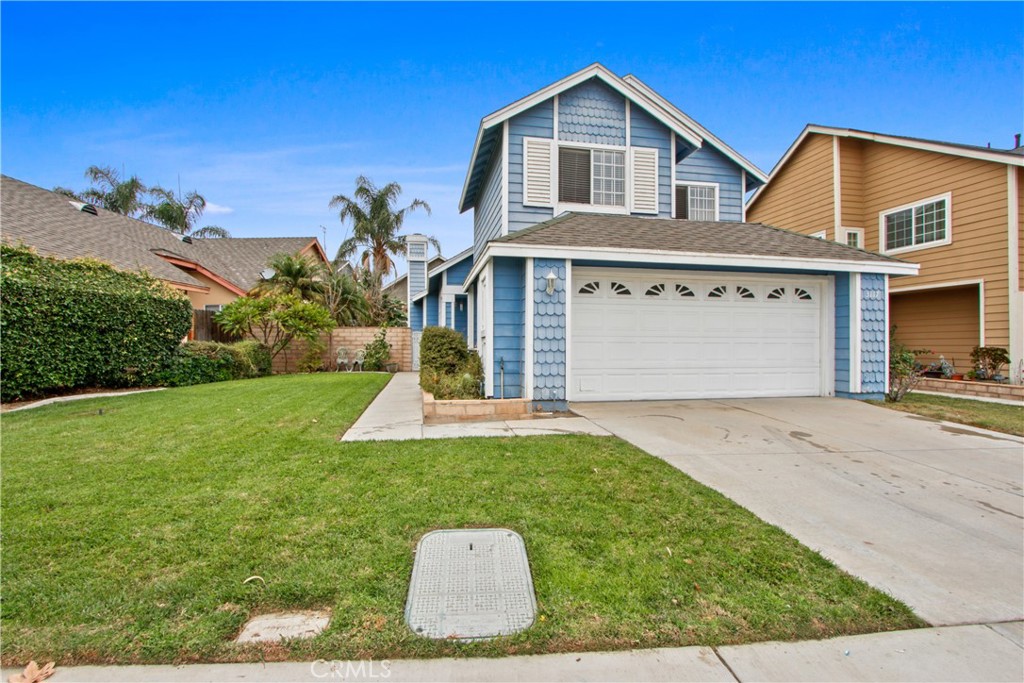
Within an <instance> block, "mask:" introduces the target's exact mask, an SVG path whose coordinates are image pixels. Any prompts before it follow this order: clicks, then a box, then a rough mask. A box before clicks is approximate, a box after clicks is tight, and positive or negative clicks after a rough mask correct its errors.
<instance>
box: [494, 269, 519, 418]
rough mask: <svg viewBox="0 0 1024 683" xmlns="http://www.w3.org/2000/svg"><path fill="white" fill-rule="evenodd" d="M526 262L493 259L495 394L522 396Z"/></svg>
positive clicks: (508, 396)
mask: <svg viewBox="0 0 1024 683" xmlns="http://www.w3.org/2000/svg"><path fill="white" fill-rule="evenodd" d="M525 278H526V262H525V260H524V259H514V258H496V259H494V330H493V332H492V334H491V337H492V340H493V348H494V358H493V359H492V362H493V363H494V365H493V366H492V367H493V368H494V370H493V372H494V374H493V377H494V397H495V398H500V397H502V396H504V397H505V398H522V397H523V371H524V367H523V366H524V363H523V359H524V358H525V355H526V344H525V342H526V338H525V332H526V291H525V290H526V282H525ZM502 360H504V362H505V380H504V381H505V384H504V387H505V391H504V394H503V393H502V389H501V361H502Z"/></svg>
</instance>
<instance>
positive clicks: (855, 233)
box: [839, 228, 864, 249]
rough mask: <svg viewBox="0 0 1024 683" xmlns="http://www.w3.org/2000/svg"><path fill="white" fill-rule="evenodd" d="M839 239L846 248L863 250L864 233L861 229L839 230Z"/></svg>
mask: <svg viewBox="0 0 1024 683" xmlns="http://www.w3.org/2000/svg"><path fill="white" fill-rule="evenodd" d="M839 237H840V241H841V242H843V243H844V244H846V246H848V247H856V248H857V249H863V248H864V231H863V230H862V229H861V228H840V229H839Z"/></svg>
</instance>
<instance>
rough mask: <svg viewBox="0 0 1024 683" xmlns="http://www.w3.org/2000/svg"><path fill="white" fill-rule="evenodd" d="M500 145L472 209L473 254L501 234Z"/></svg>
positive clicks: (480, 250) (476, 253) (477, 253)
mask: <svg viewBox="0 0 1024 683" xmlns="http://www.w3.org/2000/svg"><path fill="white" fill-rule="evenodd" d="M501 174H502V162H501V145H500V144H499V145H498V147H497V149H496V151H495V154H494V160H493V161H492V162H491V168H490V170H488V172H487V177H486V179H485V180H484V186H483V189H482V190H481V192H480V201H479V203H477V205H476V207H475V208H474V209H473V255H474V256H475V257H479V256H480V253H481V252H482V251H483V250H484V245H486V244H487V241H488V240H492V239H494V238H495V237H499V236H501V219H502V216H501V214H502V197H501V185H502V182H501Z"/></svg>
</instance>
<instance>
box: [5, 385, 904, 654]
mask: <svg viewBox="0 0 1024 683" xmlns="http://www.w3.org/2000/svg"><path fill="white" fill-rule="evenodd" d="M385 379H386V378H385V377H384V376H382V375H373V374H365V375H361V374H344V375H339V374H322V375H304V376H290V377H272V378H266V379H258V380H246V381H241V382H225V383H218V384H210V385H205V386H199V387H190V388H184V389H173V390H168V391H164V392H157V393H150V394H140V395H138V396H132V397H122V398H114V399H94V400H87V401H78V402H72V403H65V404H59V405H54V406H49V407H45V408H39V409H36V410H29V411H25V412H21V413H15V414H11V415H7V416H5V417H4V418H3V482H2V506H3V507H2V512H3V553H2V560H0V561H2V566H0V570H2V578H3V603H2V606H3V612H2V630H3V653H2V654H3V656H2V660H3V663H4V664H5V665H23V664H24V663H25V662H26V661H27V660H29V659H36V660H39V661H48V660H51V659H54V660H57V662H58V663H61V664H72V663H102V662H111V663H113V662H117V663H128V662H191V661H231V660H259V659H284V658H291V659H315V658H325V659H339V658H341V659H345V658H365V657H374V658H378V659H379V658H399V657H415V656H425V657H434V656H441V655H451V654H473V655H498V654H507V653H527V652H553V651H567V650H593V649H614V648H627V647H653V646H672V645H688V644H696V643H700V644H720V643H739V642H747V641H755V640H768V639H794V638H818V637H825V636H831V635H836V634H845V633H860V632H865V631H877V630H885V629H899V628H908V627H915V626H921V625H922V622H921V621H920V620H919V619H918V618H916V617H915V616H914V615H913V614H912V613H911V612H910V611H909V610H908V609H907V608H906V607H905V606H903V605H902V604H900V603H898V602H896V601H895V600H893V599H891V598H889V597H887V596H885V595H883V594H882V593H880V592H878V591H876V590H873V589H871V588H869V587H868V586H867V585H865V584H864V583H863V582H861V581H859V580H856V579H854V578H852V577H850V576H848V575H847V574H845V573H843V572H841V571H839V570H838V569H836V568H835V567H834V566H833V565H831V564H830V563H829V562H827V561H826V560H824V559H822V558H821V557H820V556H819V555H817V554H816V553H814V552H811V551H810V550H808V549H807V548H805V547H803V546H801V545H799V544H798V543H797V542H796V541H795V540H793V539H792V538H791V537H789V536H787V535H786V534H784V533H783V532H781V531H780V530H779V529H777V528H774V527H771V526H769V525H767V524H765V523H763V522H761V521H760V520H758V519H757V518H756V517H754V516H753V515H752V514H751V513H749V512H747V511H746V510H744V509H742V508H740V507H739V506H737V505H735V504H733V503H732V502H730V501H729V500H728V499H726V498H724V497H723V496H721V495H719V494H717V493H715V492H714V491H711V490H710V489H708V488H706V487H704V486H702V485H700V484H698V483H696V482H695V481H693V480H692V479H690V478H689V477H687V476H685V475H683V474H682V473H680V472H679V471H677V470H675V469H674V468H672V467H670V466H669V465H668V464H666V463H664V462H662V461H661V460H658V459H656V458H653V457H650V456H648V455H646V454H644V453H643V452H641V451H639V450H637V449H635V448H632V447H631V446H629V445H627V444H625V443H624V442H622V441H619V440H617V439H613V438H596V437H584V436H552V437H531V438H508V439H463V440H445V441H417V442H391V443H387V442H385V443H354V444H348V443H339V442H338V441H337V438H338V436H339V435H340V434H341V433H342V432H343V431H344V430H345V429H346V428H347V427H348V426H349V425H350V424H351V423H352V422H353V421H354V420H355V419H356V417H357V416H358V415H359V413H360V412H361V411H362V410H363V408H364V406H365V405H367V404H368V403H369V401H371V400H372V398H373V397H374V396H375V395H376V393H377V392H378V391H379V390H380V389H381V387H382V385H383V383H384V381H385ZM101 410H102V414H101V413H100V411H101ZM466 526H488V527H490V526H500V527H509V528H512V529H515V530H516V531H518V532H520V533H521V534H522V535H523V537H524V538H525V540H526V544H527V549H528V552H529V555H530V563H531V567H532V570H533V576H534V582H535V587H536V593H537V599H538V603H539V609H540V617H539V620H538V622H537V623H536V624H535V625H534V626H533V627H532V628H530V629H529V630H527V631H526V632H524V633H522V634H519V635H517V636H514V637H509V638H503V639H498V640H494V641H490V642H482V643H472V644H461V645H460V644H457V643H452V642H435V641H430V640H426V639H423V638H420V637H417V636H414V635H413V634H412V633H411V632H409V631H408V629H407V628H406V627H405V625H404V622H403V608H404V604H405V598H406V591H407V587H408V579H409V575H410V572H411V570H412V562H413V552H412V551H413V549H414V547H415V545H416V542H417V540H418V539H419V537H420V536H421V535H422V534H423V533H424V532H426V531H428V530H430V529H434V528H444V527H466ZM254 575H258V576H260V577H262V578H263V580H264V581H265V584H264V583H263V582H262V581H259V580H254V581H250V582H249V583H245V580H246V579H247V578H249V577H251V576H254ZM322 607H327V608H330V609H331V610H332V612H333V620H332V622H331V626H330V627H329V629H328V631H327V632H325V633H324V634H322V635H321V636H319V637H317V638H315V639H313V640H310V641H305V642H295V643H291V644H286V645H274V646H269V647H265V648H257V647H252V646H250V647H248V648H239V647H236V646H234V645H232V644H231V642H230V641H231V639H232V638H233V637H234V636H235V635H236V634H237V632H238V631H239V629H240V628H241V626H242V624H243V622H244V621H245V620H246V619H247V618H248V617H249V616H250V615H252V614H255V613H259V612H267V611H272V610H280V609H291V608H322Z"/></svg>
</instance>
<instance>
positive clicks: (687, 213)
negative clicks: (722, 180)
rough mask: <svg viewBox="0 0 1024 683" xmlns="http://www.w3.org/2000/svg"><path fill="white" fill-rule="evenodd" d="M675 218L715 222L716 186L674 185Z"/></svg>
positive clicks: (716, 206) (716, 205) (716, 208)
mask: <svg viewBox="0 0 1024 683" xmlns="http://www.w3.org/2000/svg"><path fill="white" fill-rule="evenodd" d="M676 218H684V219H687V220H691V221H717V220H718V185H715V184H699V185H698V184H694V183H691V184H688V185H676Z"/></svg>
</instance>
